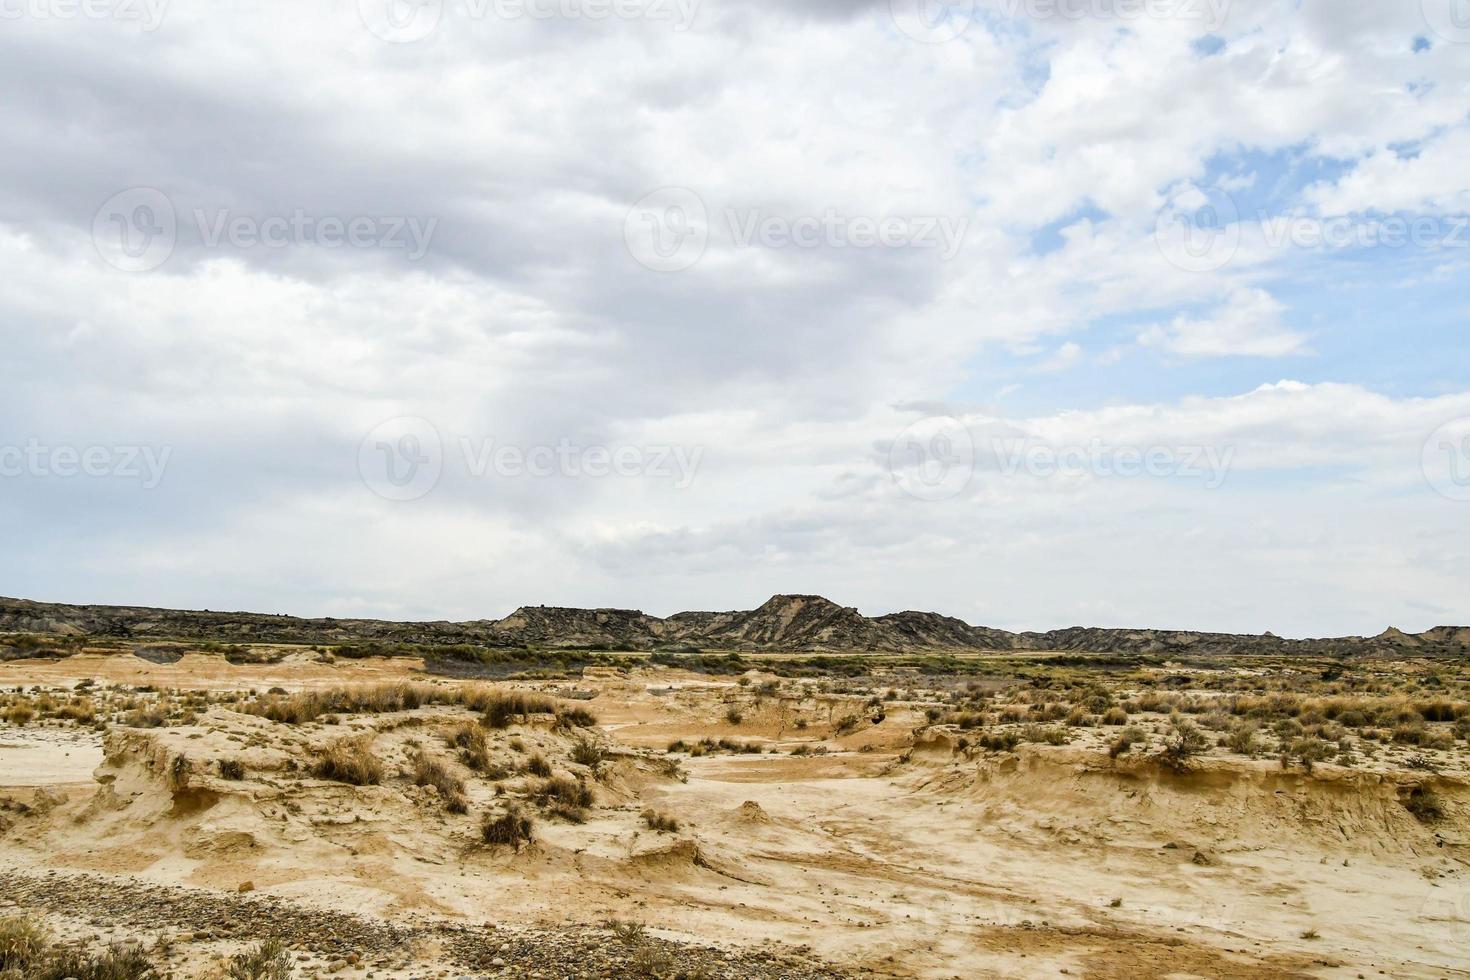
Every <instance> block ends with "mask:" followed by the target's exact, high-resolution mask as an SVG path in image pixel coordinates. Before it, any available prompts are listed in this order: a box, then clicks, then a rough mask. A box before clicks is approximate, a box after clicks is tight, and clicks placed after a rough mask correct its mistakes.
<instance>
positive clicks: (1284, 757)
mask: <svg viewBox="0 0 1470 980" xmlns="http://www.w3.org/2000/svg"><path fill="white" fill-rule="evenodd" d="M1332 756H1333V751H1332V746H1331V744H1329V743H1328V742H1325V741H1323V740H1322V739H1320V738H1317V737H1316V736H1315V735H1308V736H1305V737H1303V738H1294V739H1292V740H1291V742H1289V743H1287V744H1286V745H1284V746H1283V747H1282V750H1281V765H1282V767H1283V768H1285V767H1286V766H1289V765H1291V763H1292V762H1293V761H1295V762H1300V763H1301V765H1302V768H1303V769H1305V770H1306V771H1307V772H1311V771H1312V767H1314V766H1315V765H1316V764H1317V763H1319V762H1326V761H1327V760H1328V759H1330V758H1332Z"/></svg>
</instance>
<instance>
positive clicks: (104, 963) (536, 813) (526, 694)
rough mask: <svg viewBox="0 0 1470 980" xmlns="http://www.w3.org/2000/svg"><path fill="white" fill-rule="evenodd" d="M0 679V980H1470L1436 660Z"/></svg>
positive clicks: (732, 661) (735, 657)
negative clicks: (1467, 979) (468, 979)
mask: <svg viewBox="0 0 1470 980" xmlns="http://www.w3.org/2000/svg"><path fill="white" fill-rule="evenodd" d="M14 639H15V638H14V637H12V640H14ZM16 650H17V651H20V652H19V653H17V654H16V655H15V656H14V657H13V658H12V659H8V660H7V661H6V662H3V663H0V965H3V968H4V970H5V971H7V972H6V973H5V975H6V976H17V977H55V978H56V980H62V978H64V977H67V976H75V977H78V978H79V980H85V978H86V977H92V976H95V977H99V978H100V977H108V978H112V977H155V976H156V977H160V978H162V977H179V978H182V977H222V978H223V977H231V978H235V977H252V978H269V980H278V978H284V977H289V976H298V977H313V976H336V977H342V978H361V977H370V978H389V977H420V978H439V977H461V976H475V977H480V976H485V977H541V978H553V977H583V978H593V977H657V978H700V977H708V978H736V977H740V978H745V977H750V978H757V977H759V978H767V977H770V978H779V977H789V978H815V977H906V978H933V980H939V978H965V980H969V978H977V977H1025V978H1031V977H1058V976H1072V977H1097V978H1130V980H1131V978H1140V977H1161V978H1164V977H1167V978H1213V977H1301V978H1305V977H1322V978H1329V977H1333V978H1335V977H1449V976H1466V975H1470V875H1467V863H1466V862H1467V858H1470V851H1467V846H1466V845H1467V840H1466V830H1467V826H1470V792H1467V789H1466V777H1467V771H1470V765H1467V763H1470V744H1467V739H1470V669H1467V666H1466V662H1465V660H1464V659H1463V658H1462V659H1459V660H1454V659H1449V660H1447V659H1444V658H1427V657H1425V658H1420V657H1414V656H1412V655H1407V654H1406V655H1404V656H1399V657H1395V658H1393V659H1375V658H1373V657H1361V658H1343V657H1312V656H1290V657H1283V656H1262V657H1239V658H1234V659H1233V660H1232V661H1231V662H1224V661H1222V660H1220V659H1219V658H1216V657H1201V658H1190V657H1150V656H1120V655H1118V654H1116V653H1111V654H1108V653H1099V654H1096V655H1088V654H1086V653H1069V654H1066V655H1057V654H1052V653H1046V652H1026V651H1015V650H996V651H988V652H987V651H979V652H977V651H969V652H965V653H961V654H953V655H948V656H944V657H933V658H926V657H923V656H919V657H915V656H908V655H899V654H894V653H885V652H881V651H880V652H871V651H870V652H866V653H851V654H841V653H833V652H831V651H816V652H814V651H790V652H779V651H778V652H759V651H757V652H751V651H747V652H744V653H739V654H731V653H728V652H725V653H715V654H709V655H700V654H697V653H682V654H679V655H650V654H648V653H647V652H646V651H643V652H640V651H618V650H580V651H576V652H574V653H569V652H568V651H566V650H557V651H541V652H540V653H538V652H536V651H534V650H527V651H521V652H519V653H516V654H515V655H507V654H504V653H500V654H496V655H495V656H494V657H489V658H482V659H486V660H488V661H490V663H489V664H488V665H487V664H486V663H477V662H475V658H473V657H468V658H466V657H464V656H463V655H462V654H463V651H460V655H456V656H446V654H445V652H444V651H442V650H436V649H434V648H426V649H424V650H422V651H418V652H415V650H414V649H413V647H412V645H404V646H400V647H398V648H394V649H392V650H384V651H380V652H372V653H364V652H363V651H362V650H353V649H349V650H346V651H345V652H346V654H347V655H344V650H343V649H342V648H340V647H338V648H334V647H333V646H331V645H327V644H307V643H269V642H249V643H239V642H232V641H230V640H229V639H225V640H222V641H219V642H215V641H201V640H199V639H197V638H191V639H182V640H164V639H158V638H149V639H136V638H98V637H76V636H72V637H66V638H60V639H58V638H55V637H31V638H30V639H28V640H26V641H25V642H18V643H17V645H16ZM22 653H23V655H21V654H22ZM517 658H521V659H520V660H518V659H517Z"/></svg>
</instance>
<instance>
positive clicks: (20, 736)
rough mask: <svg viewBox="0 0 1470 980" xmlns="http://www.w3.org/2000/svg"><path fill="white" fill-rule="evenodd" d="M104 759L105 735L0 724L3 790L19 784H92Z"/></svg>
mask: <svg viewBox="0 0 1470 980" xmlns="http://www.w3.org/2000/svg"><path fill="white" fill-rule="evenodd" d="M101 762H102V736H100V735H98V734H97V733H95V732H91V731H77V730H75V729H65V728H37V727H26V728H15V727H14V726H4V727H0V791H3V790H5V789H7V788H11V787H20V786H58V785H67V784H73V783H84V784H90V783H91V782H92V771H93V770H94V769H96V768H97V766H98V765H99V764H101Z"/></svg>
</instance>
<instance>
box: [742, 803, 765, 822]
mask: <svg viewBox="0 0 1470 980" xmlns="http://www.w3.org/2000/svg"><path fill="white" fill-rule="evenodd" d="M735 819H736V820H738V821H739V822H740V823H748V824H749V823H756V824H765V823H770V822H771V815H770V814H769V813H767V812H766V811H765V810H764V809H762V808H761V805H760V804H759V803H757V802H755V801H754V800H746V801H745V802H744V803H742V804H740V805H739V806H738V807H736V808H735Z"/></svg>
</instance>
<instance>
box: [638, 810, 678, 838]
mask: <svg viewBox="0 0 1470 980" xmlns="http://www.w3.org/2000/svg"><path fill="white" fill-rule="evenodd" d="M641 816H642V817H643V822H644V823H645V824H647V825H648V829H649V830H656V831H658V832H659V833H663V834H673V833H677V832H678V830H679V821H677V820H675V819H674V818H673V817H671V816H669V815H668V814H666V813H659V812H658V811H657V810H651V809H650V810H644V811H643V813H642V814H641Z"/></svg>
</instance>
